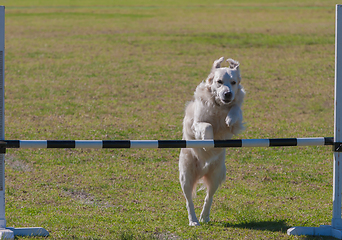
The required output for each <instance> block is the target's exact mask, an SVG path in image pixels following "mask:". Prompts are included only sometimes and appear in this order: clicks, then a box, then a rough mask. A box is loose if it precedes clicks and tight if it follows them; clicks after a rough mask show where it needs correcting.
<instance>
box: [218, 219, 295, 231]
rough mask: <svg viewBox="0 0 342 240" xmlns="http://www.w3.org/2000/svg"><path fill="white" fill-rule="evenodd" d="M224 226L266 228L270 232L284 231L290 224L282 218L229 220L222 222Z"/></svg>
mask: <svg viewBox="0 0 342 240" xmlns="http://www.w3.org/2000/svg"><path fill="white" fill-rule="evenodd" d="M222 225H223V226H224V227H229V228H248V229H255V230H267V231H272V232H282V233H286V231H287V229H289V228H290V226H288V225H287V223H286V221H284V220H277V221H251V222H244V223H235V224H234V223H229V222H222Z"/></svg>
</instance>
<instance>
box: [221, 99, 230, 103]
mask: <svg viewBox="0 0 342 240" xmlns="http://www.w3.org/2000/svg"><path fill="white" fill-rule="evenodd" d="M221 102H222V103H223V104H230V103H231V102H232V100H231V99H221Z"/></svg>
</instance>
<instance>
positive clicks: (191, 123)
mask: <svg viewBox="0 0 342 240" xmlns="http://www.w3.org/2000/svg"><path fill="white" fill-rule="evenodd" d="M223 61H224V58H223V57H221V58H220V59H217V60H216V61H214V64H213V66H212V69H211V72H210V74H209V76H208V78H207V79H206V81H203V82H202V83H200V84H199V85H198V86H197V88H196V91H195V93H194V99H193V100H192V101H191V102H189V103H188V104H187V106H186V110H185V117H184V120H183V139H184V140H204V139H215V140H223V139H230V138H232V136H233V135H236V134H238V133H239V132H240V131H241V130H243V123H242V111H241V105H242V102H243V98H244V96H245V91H244V89H243V87H242V86H241V85H240V82H241V77H240V70H239V63H238V62H237V61H235V60H233V59H228V60H227V61H228V62H229V67H224V68H221V63H222V62H223ZM225 154H226V151H225V149H224V148H210V149H208V148H206V149H203V148H183V149H181V152H180V156H179V172H180V175H179V179H180V183H181V187H182V190H183V193H184V196H185V199H186V207H187V210H188V217H189V225H190V226H197V225H199V221H198V219H197V217H196V214H195V209H194V204H193V201H192V196H193V195H192V193H193V191H195V190H196V189H195V188H196V184H197V183H198V182H199V181H200V180H201V181H202V182H203V183H204V184H205V186H206V188H207V195H206V198H205V201H204V205H203V210H202V213H201V216H200V222H208V221H209V214H210V207H211V204H212V201H213V195H214V193H215V192H216V190H217V189H218V187H219V185H220V184H221V183H222V182H223V181H224V180H225V177H226V167H225Z"/></svg>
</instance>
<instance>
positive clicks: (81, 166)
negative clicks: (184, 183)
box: [0, 0, 335, 239]
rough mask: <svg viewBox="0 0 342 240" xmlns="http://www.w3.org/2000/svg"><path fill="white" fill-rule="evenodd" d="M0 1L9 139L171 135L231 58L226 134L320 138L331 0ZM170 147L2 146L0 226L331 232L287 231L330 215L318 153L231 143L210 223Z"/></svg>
mask: <svg viewBox="0 0 342 240" xmlns="http://www.w3.org/2000/svg"><path fill="white" fill-rule="evenodd" d="M209 2H210V3H209ZM0 4H3V5H5V6H6V90H5V92H6V139H99V140H102V139H103V140H106V139H181V136H182V134H181V123H182V118H183V111H184V106H185V104H186V102H187V101H189V100H191V98H192V95H193V92H194V89H195V87H196V86H197V84H198V83H200V82H201V81H202V80H203V79H205V78H206V77H207V74H208V72H209V70H210V67H211V64H212V62H213V60H215V59H217V58H219V57H221V56H225V57H230V58H234V59H236V60H238V61H239V62H240V64H241V74H242V78H243V79H242V84H243V86H244V87H245V89H246V92H247V95H246V100H245V103H244V107H243V110H244V118H245V121H246V126H247V130H246V131H245V132H244V133H242V134H241V135H240V136H239V138H276V137H323V136H324V137H331V136H333V101H334V99H333V96H334V21H335V1H323V0H317V1H309V0H302V1H271V0H260V1H258V2H256V1H250V0H244V1H239V3H234V2H230V1H229V2H227V1H223V0H211V1H204V0H199V1H196V2H195V1H190V0H183V1H180V0H175V1H170V0H169V1H152V0H145V1H141V0H125V1H121V0H120V1H119V0H118V1H104V0H98V1H94V0H86V1H80V0H75V1H66V0H61V1H49V2H47V1H42V0H32V1H24V0H11V1H0ZM178 154H179V149H159V150H157V149H153V150H146V149H145V150H144V149H141V150H133V149H128V150H127V149H122V150H121V149H118V150H73V149H62V150H46V149H39V150H24V149H19V150H14V149H9V150H8V151H7V155H6V215H7V216H6V220H7V225H8V226H9V227H26V226H27V227H34V226H35V227H37V226H41V227H44V228H46V229H47V230H48V231H49V232H50V236H49V237H48V239H329V238H320V237H317V238H314V237H296V236H287V234H286V230H287V229H288V228H290V227H292V226H320V225H322V224H330V222H331V218H332V215H331V213H332V178H333V177H332V166H333V165H332V151H331V148H330V147H293V148H251V149H229V150H228V153H227V161H226V166H227V181H226V182H225V183H224V184H223V185H222V187H221V188H220V189H219V191H218V192H217V194H216V195H215V198H214V203H213V208H212V214H211V220H212V221H211V222H210V223H208V224H204V225H202V226H200V227H196V228H194V227H189V226H187V224H188V220H187V213H186V208H185V200H184V198H183V195H182V192H181V189H180V186H179V183H178ZM204 194H205V193H204V191H200V192H198V197H197V198H196V199H195V206H196V211H197V214H199V212H200V211H201V206H202V202H203V198H204ZM17 239H22V238H17Z"/></svg>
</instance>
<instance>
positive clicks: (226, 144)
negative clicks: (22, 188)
mask: <svg viewBox="0 0 342 240" xmlns="http://www.w3.org/2000/svg"><path fill="white" fill-rule="evenodd" d="M4 142H6V143H7V145H6V148H97V149H100V148H232V147H285V146H324V145H334V139H333V138H332V137H315V138H273V139H232V140H4Z"/></svg>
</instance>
